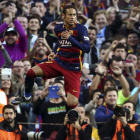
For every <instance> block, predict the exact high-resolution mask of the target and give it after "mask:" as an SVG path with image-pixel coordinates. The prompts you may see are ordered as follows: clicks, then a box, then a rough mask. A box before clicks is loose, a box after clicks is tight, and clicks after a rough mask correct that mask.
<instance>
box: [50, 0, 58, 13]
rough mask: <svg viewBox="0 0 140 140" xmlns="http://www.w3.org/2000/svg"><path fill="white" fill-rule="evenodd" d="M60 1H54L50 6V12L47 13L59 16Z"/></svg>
mask: <svg viewBox="0 0 140 140" xmlns="http://www.w3.org/2000/svg"><path fill="white" fill-rule="evenodd" d="M59 8H60V1H58V0H54V1H52V2H51V4H50V10H49V13H50V14H51V15H52V14H53V13H54V12H56V13H57V14H58V15H60V10H59Z"/></svg>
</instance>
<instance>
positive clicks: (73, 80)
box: [63, 71, 81, 108]
mask: <svg viewBox="0 0 140 140" xmlns="http://www.w3.org/2000/svg"><path fill="white" fill-rule="evenodd" d="M63 75H64V77H65V90H66V92H67V105H68V106H69V107H70V108H75V107H76V106H77V105H78V99H79V95H80V76H81V72H73V71H67V72H65V73H63Z"/></svg>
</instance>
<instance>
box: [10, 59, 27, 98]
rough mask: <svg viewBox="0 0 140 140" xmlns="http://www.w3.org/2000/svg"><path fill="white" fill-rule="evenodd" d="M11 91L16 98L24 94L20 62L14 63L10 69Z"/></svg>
mask: <svg viewBox="0 0 140 140" xmlns="http://www.w3.org/2000/svg"><path fill="white" fill-rule="evenodd" d="M12 73H13V75H12V83H13V91H14V94H15V95H16V96H21V95H23V94H24V90H25V87H24V66H23V63H22V61H15V62H14V63H13V68H12Z"/></svg>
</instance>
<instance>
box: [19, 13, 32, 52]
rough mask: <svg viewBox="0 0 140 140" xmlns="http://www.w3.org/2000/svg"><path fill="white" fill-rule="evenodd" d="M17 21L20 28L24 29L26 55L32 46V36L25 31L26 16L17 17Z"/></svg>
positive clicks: (26, 24) (26, 27)
mask: <svg viewBox="0 0 140 140" xmlns="http://www.w3.org/2000/svg"><path fill="white" fill-rule="evenodd" d="M17 20H18V21H19V22H20V23H21V25H22V27H23V28H24V31H25V33H26V37H27V53H29V52H30V48H31V44H32V41H33V40H32V38H33V35H32V34H31V33H30V32H29V31H28V30H27V29H28V18H27V17H26V16H22V15H20V16H18V17H17Z"/></svg>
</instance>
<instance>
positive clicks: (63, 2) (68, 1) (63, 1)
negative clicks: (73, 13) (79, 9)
mask: <svg viewBox="0 0 140 140" xmlns="http://www.w3.org/2000/svg"><path fill="white" fill-rule="evenodd" d="M67 5H73V6H74V2H73V0H61V11H63V9H64V7H65V6H67Z"/></svg>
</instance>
